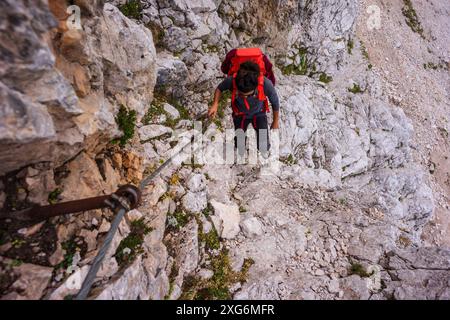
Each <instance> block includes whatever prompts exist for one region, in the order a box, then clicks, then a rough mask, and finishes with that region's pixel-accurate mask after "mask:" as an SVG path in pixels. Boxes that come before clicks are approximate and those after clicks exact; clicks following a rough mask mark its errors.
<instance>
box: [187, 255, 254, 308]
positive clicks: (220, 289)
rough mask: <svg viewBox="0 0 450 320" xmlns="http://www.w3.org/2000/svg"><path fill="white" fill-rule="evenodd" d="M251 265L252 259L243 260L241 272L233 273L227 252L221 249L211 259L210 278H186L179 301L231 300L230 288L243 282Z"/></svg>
mask: <svg viewBox="0 0 450 320" xmlns="http://www.w3.org/2000/svg"><path fill="white" fill-rule="evenodd" d="M253 264H254V261H253V260H252V259H245V260H244V264H243V266H242V269H241V271H240V272H235V271H233V270H232V268H231V263H230V258H229V256H228V251H227V250H226V249H222V251H220V253H219V254H218V255H216V256H213V257H211V264H210V267H211V269H212V271H213V272H214V275H213V276H212V278H211V279H208V280H201V279H198V278H196V277H193V276H191V277H188V278H187V279H186V281H185V283H184V284H183V294H182V296H181V299H191V300H228V299H230V298H231V294H230V289H229V288H230V286H231V285H233V284H235V283H237V282H245V281H246V280H247V277H248V271H249V269H250V267H251V266H252V265H253Z"/></svg>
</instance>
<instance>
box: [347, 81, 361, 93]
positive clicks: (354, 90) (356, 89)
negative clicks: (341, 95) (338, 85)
mask: <svg viewBox="0 0 450 320" xmlns="http://www.w3.org/2000/svg"><path fill="white" fill-rule="evenodd" d="M348 92H351V93H353V94H357V93H363V92H364V91H363V90H362V89H361V87H360V86H359V84H356V83H354V84H353V87H352V88H348Z"/></svg>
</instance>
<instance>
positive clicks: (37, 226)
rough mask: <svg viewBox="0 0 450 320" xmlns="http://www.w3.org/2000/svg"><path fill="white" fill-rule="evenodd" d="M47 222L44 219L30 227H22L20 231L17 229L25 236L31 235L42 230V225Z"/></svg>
mask: <svg viewBox="0 0 450 320" xmlns="http://www.w3.org/2000/svg"><path fill="white" fill-rule="evenodd" d="M44 224H45V221H42V222H40V223H38V224H35V225H33V226H31V227H29V228H22V229H20V230H19V231H17V233H18V234H20V235H22V236H24V237H30V236H32V235H33V234H35V233H36V232H38V231H39V230H41V228H42V226H43V225H44Z"/></svg>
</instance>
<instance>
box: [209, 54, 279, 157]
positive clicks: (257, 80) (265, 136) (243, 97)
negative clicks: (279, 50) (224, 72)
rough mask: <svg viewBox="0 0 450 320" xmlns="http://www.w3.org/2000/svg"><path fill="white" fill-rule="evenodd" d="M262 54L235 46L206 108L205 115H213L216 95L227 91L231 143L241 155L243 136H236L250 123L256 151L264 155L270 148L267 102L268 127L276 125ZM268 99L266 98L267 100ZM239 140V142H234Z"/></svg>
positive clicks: (276, 111) (275, 97)
mask: <svg viewBox="0 0 450 320" xmlns="http://www.w3.org/2000/svg"><path fill="white" fill-rule="evenodd" d="M263 56H264V55H263V53H262V52H261V50H260V49H258V48H249V49H237V50H236V54H235V56H234V57H233V58H232V59H231V65H230V68H229V70H228V75H229V76H228V77H227V78H225V80H223V81H222V83H220V84H219V86H218V87H217V89H216V92H215V94H214V101H213V103H212V105H211V107H210V108H209V110H208V116H209V117H211V118H214V117H215V116H216V113H217V109H218V106H219V101H220V96H221V94H222V92H224V91H227V90H229V91H231V106H232V109H233V123H234V128H235V130H236V137H235V145H236V146H237V147H238V150H239V153H240V154H243V149H244V145H245V142H244V143H242V142H243V141H245V139H238V138H239V134H243V133H245V132H246V131H247V127H248V125H249V124H250V123H251V124H252V126H253V128H254V129H255V130H256V132H257V134H256V138H257V146H258V150H259V151H260V152H261V153H262V154H263V155H266V154H267V151H268V150H269V148H270V145H269V130H268V123H267V114H266V113H267V112H269V101H270V103H271V105H272V110H273V122H272V125H271V127H270V128H271V129H278V127H279V123H278V121H279V108H280V105H279V100H278V95H277V92H276V90H275V88H274V86H273V83H272V82H271V81H270V80H269V79H268V78H267V77H265V76H264V74H265V64H264V58H263ZM268 100H269V101H268ZM239 141H242V142H240V143H239V145H238V142H239Z"/></svg>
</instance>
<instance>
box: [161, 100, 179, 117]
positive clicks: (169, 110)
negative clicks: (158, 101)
mask: <svg viewBox="0 0 450 320" xmlns="http://www.w3.org/2000/svg"><path fill="white" fill-rule="evenodd" d="M163 108H164V111H165V112H166V113H167V114H168V115H169V116H170V117H171V118H172V119H178V118H179V117H180V112H179V111H178V110H177V109H176V108H175V107H173V106H172V105H170V104H168V103H164V105H163Z"/></svg>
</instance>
